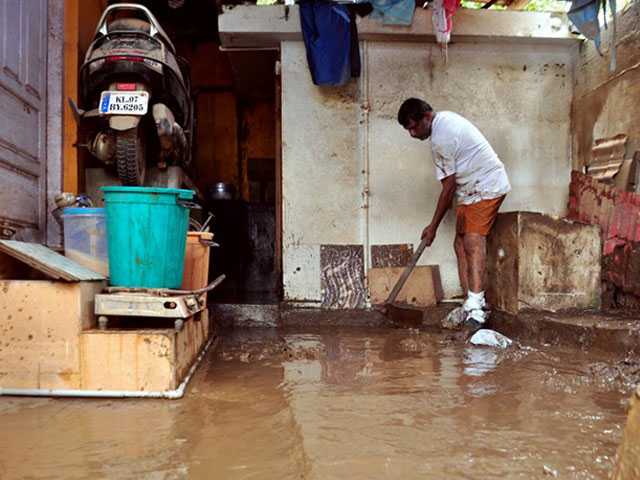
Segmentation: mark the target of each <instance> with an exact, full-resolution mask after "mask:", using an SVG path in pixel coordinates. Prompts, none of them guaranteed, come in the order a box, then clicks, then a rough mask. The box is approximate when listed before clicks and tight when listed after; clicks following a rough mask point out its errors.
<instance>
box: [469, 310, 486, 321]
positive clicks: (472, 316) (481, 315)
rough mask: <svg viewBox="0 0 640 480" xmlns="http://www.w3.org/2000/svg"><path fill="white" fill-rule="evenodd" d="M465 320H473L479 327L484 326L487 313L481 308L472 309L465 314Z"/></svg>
mask: <svg viewBox="0 0 640 480" xmlns="http://www.w3.org/2000/svg"><path fill="white" fill-rule="evenodd" d="M467 320H473V321H474V322H476V323H478V324H479V325H484V322H486V321H487V312H485V311H484V310H482V309H481V308H474V309H473V310H471V311H470V312H469V313H468V314H467Z"/></svg>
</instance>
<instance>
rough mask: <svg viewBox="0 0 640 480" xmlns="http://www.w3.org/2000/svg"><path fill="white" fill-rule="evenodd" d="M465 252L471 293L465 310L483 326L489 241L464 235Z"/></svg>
mask: <svg viewBox="0 0 640 480" xmlns="http://www.w3.org/2000/svg"><path fill="white" fill-rule="evenodd" d="M464 250H465V253H466V255H467V265H468V269H469V270H468V282H469V293H468V295H467V300H466V301H465V303H464V309H465V310H466V311H467V312H468V315H469V317H468V318H470V319H472V320H475V321H476V322H477V323H479V324H480V325H482V324H483V323H484V321H485V319H486V314H485V312H484V310H483V308H484V306H485V299H484V288H483V287H484V285H483V280H484V272H485V265H486V256H487V239H486V237H484V236H483V235H480V234H478V233H467V234H465V235H464Z"/></svg>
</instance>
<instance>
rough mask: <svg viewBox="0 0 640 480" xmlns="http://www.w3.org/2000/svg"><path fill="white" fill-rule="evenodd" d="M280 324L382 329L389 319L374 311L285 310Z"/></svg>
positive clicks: (285, 325)
mask: <svg viewBox="0 0 640 480" xmlns="http://www.w3.org/2000/svg"><path fill="white" fill-rule="evenodd" d="M280 322H281V325H282V326H284V327H291V326H309V325H311V326H343V327H360V326H363V327H382V326H389V325H390V324H391V322H390V320H389V318H387V317H385V316H384V315H382V314H381V313H379V312H377V311H374V310H327V309H320V308H283V309H282V311H281V312H280Z"/></svg>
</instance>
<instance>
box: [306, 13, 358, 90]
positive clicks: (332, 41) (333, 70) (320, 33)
mask: <svg viewBox="0 0 640 480" xmlns="http://www.w3.org/2000/svg"><path fill="white" fill-rule="evenodd" d="M352 22H355V19H354V18H353V16H352V15H351V14H350V12H349V9H348V8H347V6H345V5H340V4H336V3H334V2H331V1H328V0H315V1H314V0H302V1H301V2H300V26H301V27H302V38H303V39H304V45H305V47H306V50H307V62H308V63H309V70H310V72H311V78H312V79H313V83H315V84H316V85H344V84H346V83H347V82H348V81H349V79H350V78H351V76H352V64H351V63H352V62H351V56H352V52H353V49H352V44H351V42H352V31H355V28H354V27H355V23H353V25H352ZM356 35H357V33H356ZM356 42H357V39H356ZM356 52H357V55H358V58H357V62H358V64H359V61H360V58H359V50H358V49H357V48H356V49H355V52H353V54H354V55H355V54H356ZM354 73H355V72H354ZM357 73H358V74H359V72H357ZM354 76H357V75H354Z"/></svg>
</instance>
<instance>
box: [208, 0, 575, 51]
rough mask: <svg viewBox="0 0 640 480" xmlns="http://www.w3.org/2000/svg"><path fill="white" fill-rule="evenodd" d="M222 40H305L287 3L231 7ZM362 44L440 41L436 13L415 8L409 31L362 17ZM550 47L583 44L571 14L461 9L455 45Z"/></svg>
mask: <svg viewBox="0 0 640 480" xmlns="http://www.w3.org/2000/svg"><path fill="white" fill-rule="evenodd" d="M218 29H219V32H220V41H221V44H222V46H223V47H225V48H279V47H280V42H281V41H287V40H289V41H290V40H302V34H301V31H300V14H299V9H298V6H297V5H294V6H292V7H289V15H288V17H286V16H285V9H284V6H282V5H274V6H255V5H238V6H233V7H231V6H226V7H224V8H223V13H222V14H221V15H220V16H219V17H218ZM358 37H359V39H360V40H372V41H385V42H432V43H433V42H435V36H434V33H433V24H432V22H431V10H424V9H420V8H419V9H416V12H415V15H414V18H413V23H412V25H411V26H409V27H403V26H389V25H383V24H382V22H381V21H379V20H373V19H371V18H369V17H365V18H358ZM488 41H491V42H495V41H508V42H513V43H542V44H544V43H547V44H549V43H551V44H565V45H573V44H577V43H579V42H580V40H579V39H578V37H577V36H576V35H573V34H572V33H571V32H570V30H569V23H568V20H567V16H566V15H564V14H558V13H549V12H521V11H495V10H471V9H464V8H463V9H460V10H458V12H457V13H456V16H455V18H454V28H453V35H452V43H455V42H488Z"/></svg>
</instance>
